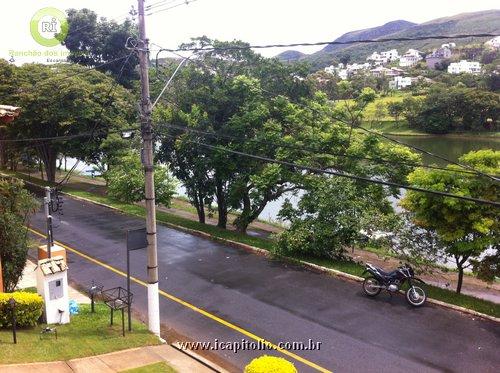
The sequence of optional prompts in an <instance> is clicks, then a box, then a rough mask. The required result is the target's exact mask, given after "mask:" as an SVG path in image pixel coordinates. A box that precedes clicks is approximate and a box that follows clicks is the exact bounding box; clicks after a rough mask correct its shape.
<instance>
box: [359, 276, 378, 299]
mask: <svg viewBox="0 0 500 373" xmlns="http://www.w3.org/2000/svg"><path fill="white" fill-rule="evenodd" d="M381 290H382V288H381V287H380V282H379V281H378V280H377V279H376V278H375V277H371V276H370V277H367V278H365V280H364V281H363V291H364V292H365V294H366V295H368V296H370V297H374V296H375V295H377V294H378V293H380V291H381Z"/></svg>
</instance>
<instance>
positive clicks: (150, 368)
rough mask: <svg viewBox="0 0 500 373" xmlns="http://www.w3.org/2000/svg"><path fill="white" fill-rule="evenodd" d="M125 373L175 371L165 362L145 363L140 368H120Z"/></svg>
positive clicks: (170, 372) (169, 372)
mask: <svg viewBox="0 0 500 373" xmlns="http://www.w3.org/2000/svg"><path fill="white" fill-rule="evenodd" d="M122 372H124V373H125V372H126V373H175V372H176V370H175V369H174V368H172V367H171V366H169V365H167V364H165V363H156V364H150V365H146V366H143V367H140V368H134V369H127V370H122Z"/></svg>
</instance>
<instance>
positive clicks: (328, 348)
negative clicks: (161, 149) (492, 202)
mask: <svg viewBox="0 0 500 373" xmlns="http://www.w3.org/2000/svg"><path fill="white" fill-rule="evenodd" d="M62 219H63V220H62V222H61V223H60V224H59V227H58V228H57V229H55V239H56V240H58V241H60V242H63V243H65V244H66V245H68V246H70V247H72V248H75V249H77V250H79V251H80V252H82V253H84V254H86V255H89V256H91V257H93V258H95V259H97V260H99V261H101V262H103V263H106V264H108V265H111V266H113V267H114V268H117V269H119V270H121V271H125V269H126V262H125V230H126V229H129V228H134V227H138V226H140V225H141V224H142V221H141V220H140V219H136V218H132V217H129V216H125V215H122V214H120V213H117V212H115V211H113V210H110V209H107V208H104V207H99V206H96V205H93V204H90V203H86V202H81V201H76V200H72V199H69V198H67V197H65V203H64V216H63V217H62ZM56 223H57V222H56ZM32 226H33V228H35V229H37V230H39V231H42V232H43V229H44V220H43V216H42V214H41V213H37V214H36V215H35V216H34V218H33V219H32ZM158 250H159V252H158V259H159V271H160V284H159V286H160V289H161V290H163V291H165V292H167V293H168V294H171V295H173V296H175V297H178V298H180V299H182V300H183V301H186V302H189V303H190V304H192V305H194V306H196V307H199V308H200V309H202V310H204V311H207V312H209V313H210V315H214V316H216V317H218V318H220V319H222V320H224V321H226V322H229V323H231V324H232V325H236V326H238V327H240V328H242V329H243V330H244V331H245V332H250V333H253V335H256V336H258V337H261V338H265V339H266V340H268V341H271V342H273V343H275V344H278V343H279V342H300V341H302V342H304V343H306V344H307V343H308V341H309V340H310V339H311V340H312V341H314V342H321V348H320V350H315V351H298V350H294V351H292V352H293V353H294V354H296V355H298V356H300V357H301V358H303V359H306V360H307V361H306V362H305V363H304V362H301V361H297V360H294V359H293V358H292V357H290V356H284V355H282V354H280V353H279V352H277V353H276V354H277V355H279V356H283V357H285V358H287V359H288V360H290V361H292V362H293V363H294V364H295V365H296V367H297V368H298V369H299V371H300V372H309V371H311V372H312V371H317V369H315V368H314V367H312V366H311V365H313V364H317V365H318V366H320V367H323V368H325V369H328V370H332V371H334V372H401V371H405V372H432V371H441V372H496V371H498V369H499V367H500V354H499V352H500V350H499V349H498V347H499V346H500V325H499V324H495V323H494V322H491V321H486V320H482V319H478V318H473V317H471V316H466V315H462V314H460V313H457V312H454V311H450V310H445V309H442V308H439V307H435V306H431V305H426V306H424V307H422V308H418V309H415V308H411V307H410V306H408V305H407V304H406V301H405V300H404V298H403V297H402V296H393V297H392V298H390V297H389V295H388V294H387V293H385V294H384V293H382V294H381V295H379V296H378V297H377V298H375V299H371V298H368V297H366V296H364V295H363V293H362V290H361V285H360V284H359V283H354V282H349V281H344V280H340V279H338V278H334V277H331V276H328V275H325V274H318V273H314V272H311V271H309V270H306V269H304V268H301V267H298V266H293V265H290V264H286V263H282V262H280V261H275V260H271V259H267V258H265V257H261V256H257V255H253V254H249V253H247V252H245V251H243V250H238V249H234V248H230V247H226V246H224V245H221V244H219V243H215V242H213V241H210V240H206V239H203V238H199V237H195V236H192V235H188V234H185V233H182V232H179V231H176V230H173V229H169V228H166V227H164V226H158ZM69 261H70V267H69V277H70V280H72V281H74V282H77V283H79V284H81V285H87V284H89V283H90V282H91V281H92V280H96V281H99V282H102V283H103V284H104V285H105V287H112V286H118V285H121V286H125V279H124V278H123V277H122V276H120V275H118V274H116V273H114V272H112V271H111V270H109V269H107V268H105V267H103V266H100V265H98V264H96V263H94V262H92V261H89V260H88V259H85V258H83V257H81V256H79V255H75V254H74V253H70V254H69ZM145 269H146V256H145V251H140V250H139V251H136V252H133V253H132V274H133V275H134V276H136V277H138V278H140V279H142V280H146V276H145V273H146V270H145ZM132 291H133V292H134V299H135V311H137V312H139V313H143V314H145V309H146V289H145V288H144V287H143V286H141V285H137V284H134V286H133V288H132ZM160 307H161V320H162V323H163V329H162V330H164V332H166V333H168V334H170V335H180V336H185V337H186V338H187V339H189V340H192V341H210V342H214V340H215V339H217V340H218V341H219V342H241V340H242V339H245V340H247V341H253V340H252V339H251V338H250V337H248V335H244V334H242V333H241V331H238V330H235V329H234V328H231V327H228V326H226V325H224V324H223V323H221V322H218V321H216V320H214V318H210V317H207V316H206V315H204V314H202V313H200V312H199V311H197V310H193V309H192V308H190V307H189V306H186V305H183V304H181V303H179V302H178V301H174V300H172V299H169V298H167V297H165V296H162V297H161V301H160ZM264 353H267V354H269V351H267V352H266V351H238V352H237V353H234V352H232V351H227V350H218V351H212V352H211V354H214V356H216V357H217V358H220V359H224V360H225V361H227V362H229V363H230V364H232V366H233V367H235V368H234V369H232V370H236V369H237V368H239V369H241V368H242V367H244V366H245V365H246V364H247V363H248V362H249V361H250V360H251V359H252V358H254V357H256V356H260V355H262V354H264ZM226 367H227V366H226ZM229 367H230V366H229ZM495 367H496V368H495Z"/></svg>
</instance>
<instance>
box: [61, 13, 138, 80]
mask: <svg viewBox="0 0 500 373" xmlns="http://www.w3.org/2000/svg"><path fill="white" fill-rule="evenodd" d="M67 14H68V25H69V29H68V34H67V36H66V38H65V39H64V41H63V42H62V44H63V45H64V46H65V47H66V48H68V49H69V50H70V52H71V54H70V55H69V57H68V60H69V61H71V62H74V63H78V64H80V65H83V66H89V67H96V66H98V65H101V64H103V63H107V64H106V65H104V66H101V67H97V69H98V70H99V71H102V72H110V73H111V74H112V75H113V77H114V78H115V79H117V80H118V82H119V83H120V84H122V85H123V86H125V87H128V88H130V87H131V86H132V83H133V81H134V80H137V79H138V78H139V75H138V73H137V70H136V67H137V65H138V64H139V60H138V57H137V55H136V54H135V53H132V54H131V52H130V51H129V50H128V49H127V48H125V43H126V42H127V39H128V38H129V37H132V38H133V37H136V36H137V29H136V25H135V24H134V23H133V22H132V20H130V19H128V18H127V19H126V20H125V21H124V22H123V23H121V24H118V23H116V22H114V21H110V20H107V19H106V18H104V17H101V18H99V19H98V17H97V14H96V13H95V12H93V11H92V10H89V9H86V8H83V9H68V10H67ZM128 55H130V57H128V58H127V59H126V63H125V64H123V63H124V61H125V60H122V59H120V60H117V61H114V62H113V60H116V59H119V58H121V57H125V56H128Z"/></svg>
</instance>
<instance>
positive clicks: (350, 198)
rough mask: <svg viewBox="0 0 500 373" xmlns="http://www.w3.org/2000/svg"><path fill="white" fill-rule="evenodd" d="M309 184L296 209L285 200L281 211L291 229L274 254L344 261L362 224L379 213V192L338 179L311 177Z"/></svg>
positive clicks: (282, 237) (281, 239)
mask: <svg viewBox="0 0 500 373" xmlns="http://www.w3.org/2000/svg"><path fill="white" fill-rule="evenodd" d="M307 184H308V185H307V186H306V187H305V189H306V192H305V193H304V195H303V196H302V197H301V199H300V201H299V202H298V205H297V207H293V206H292V204H291V203H290V202H289V201H286V202H285V203H284V205H283V208H282V210H281V211H280V217H281V218H282V219H286V220H288V221H290V227H289V228H288V229H287V230H286V231H284V232H282V233H281V234H280V235H279V237H278V242H277V243H276V246H275V248H274V252H275V253H277V254H279V255H284V256H292V257H293V256H306V257H318V258H330V259H334V260H345V259H346V258H347V257H346V253H347V248H349V247H350V246H352V245H353V244H354V243H355V242H357V240H358V239H359V238H360V231H361V229H362V228H364V227H365V226H366V225H367V224H363V223H366V220H367V218H368V216H370V217H371V218H373V215H372V214H374V213H375V211H377V206H376V205H377V202H376V201H380V195H379V194H380V190H379V189H378V188H372V187H371V186H367V185H359V184H358V185H356V183H354V182H352V181H350V180H346V179H343V178H336V177H332V178H323V177H310V178H309V180H308V182H307ZM370 201H371V202H370ZM379 208H380V209H383V208H387V206H379Z"/></svg>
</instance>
